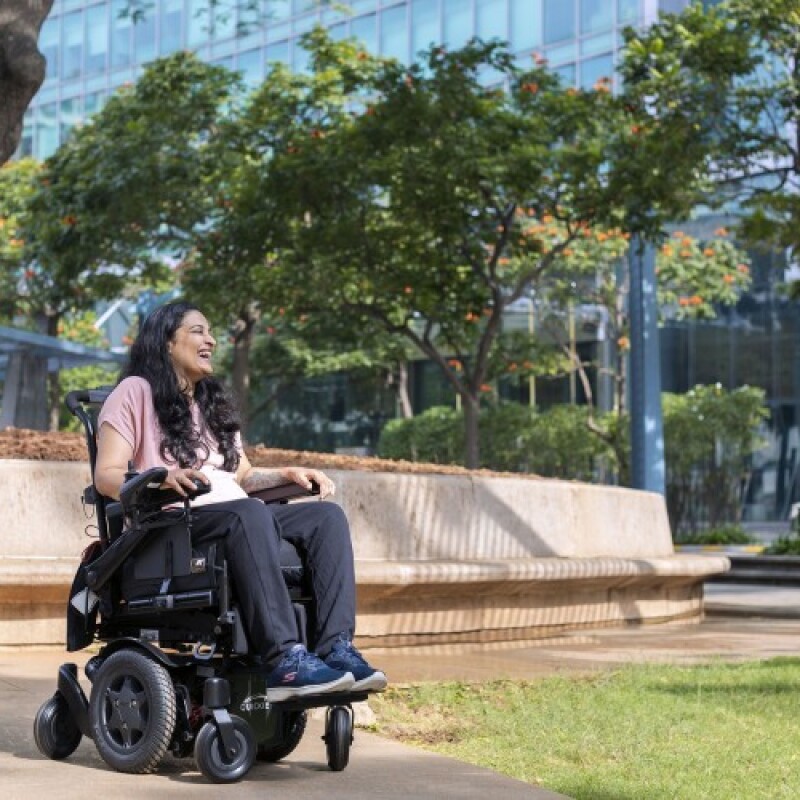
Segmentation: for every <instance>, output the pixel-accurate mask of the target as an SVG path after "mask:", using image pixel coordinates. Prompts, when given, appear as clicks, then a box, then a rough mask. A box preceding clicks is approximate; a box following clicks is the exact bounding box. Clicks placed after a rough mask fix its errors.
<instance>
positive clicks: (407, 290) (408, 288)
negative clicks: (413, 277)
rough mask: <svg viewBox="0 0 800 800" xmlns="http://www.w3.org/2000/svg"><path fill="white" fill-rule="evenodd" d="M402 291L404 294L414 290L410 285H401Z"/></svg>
mask: <svg viewBox="0 0 800 800" xmlns="http://www.w3.org/2000/svg"><path fill="white" fill-rule="evenodd" d="M403 291H404V292H405V293H406V294H412V293H413V291H414V290H413V289H412V288H411V287H410V286H404V287H403Z"/></svg>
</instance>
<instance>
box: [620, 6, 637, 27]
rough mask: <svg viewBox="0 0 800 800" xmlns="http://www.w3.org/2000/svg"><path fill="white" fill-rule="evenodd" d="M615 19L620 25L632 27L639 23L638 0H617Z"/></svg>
mask: <svg viewBox="0 0 800 800" xmlns="http://www.w3.org/2000/svg"><path fill="white" fill-rule="evenodd" d="M617 3H618V5H617V18H618V21H619V23H620V25H623V24H628V25H632V24H634V23H636V22H638V21H639V15H640V13H641V12H640V11H639V3H640V0H617Z"/></svg>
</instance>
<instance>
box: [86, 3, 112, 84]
mask: <svg viewBox="0 0 800 800" xmlns="http://www.w3.org/2000/svg"><path fill="white" fill-rule="evenodd" d="M108 32H109V25H108V6H107V5H105V4H103V5H100V6H91V7H89V8H87V9H86V73H87V74H89V75H91V74H93V73H96V72H105V71H106V70H107V69H108Z"/></svg>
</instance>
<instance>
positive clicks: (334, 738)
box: [323, 706, 353, 772]
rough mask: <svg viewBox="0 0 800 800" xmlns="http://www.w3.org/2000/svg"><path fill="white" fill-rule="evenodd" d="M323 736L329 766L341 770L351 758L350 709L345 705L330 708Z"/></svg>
mask: <svg viewBox="0 0 800 800" xmlns="http://www.w3.org/2000/svg"><path fill="white" fill-rule="evenodd" d="M323 738H324V739H325V750H326V751H327V753H328V766H329V767H330V768H331V769H332V770H333V771H334V772H341V771H342V770H343V769H344V768H345V767H346V766H347V762H348V761H349V760H350V745H351V744H352V743H353V715H352V713H351V712H350V709H348V708H345V707H344V706H333V707H332V708H329V709H328V714H327V719H326V721H325V736H324V737H323Z"/></svg>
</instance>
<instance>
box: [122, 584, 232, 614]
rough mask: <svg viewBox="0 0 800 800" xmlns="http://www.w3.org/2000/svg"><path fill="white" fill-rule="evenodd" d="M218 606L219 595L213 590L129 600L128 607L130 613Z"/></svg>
mask: <svg viewBox="0 0 800 800" xmlns="http://www.w3.org/2000/svg"><path fill="white" fill-rule="evenodd" d="M216 604H217V593H216V592H215V591H213V590H212V589H205V590H202V591H195V592H177V593H175V594H157V595H153V596H152V597H142V598H139V599H138V600H128V602H127V603H126V607H127V609H128V612H129V613H134V612H136V611H153V610H154V609H162V608H208V607H209V606H214V605H216Z"/></svg>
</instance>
